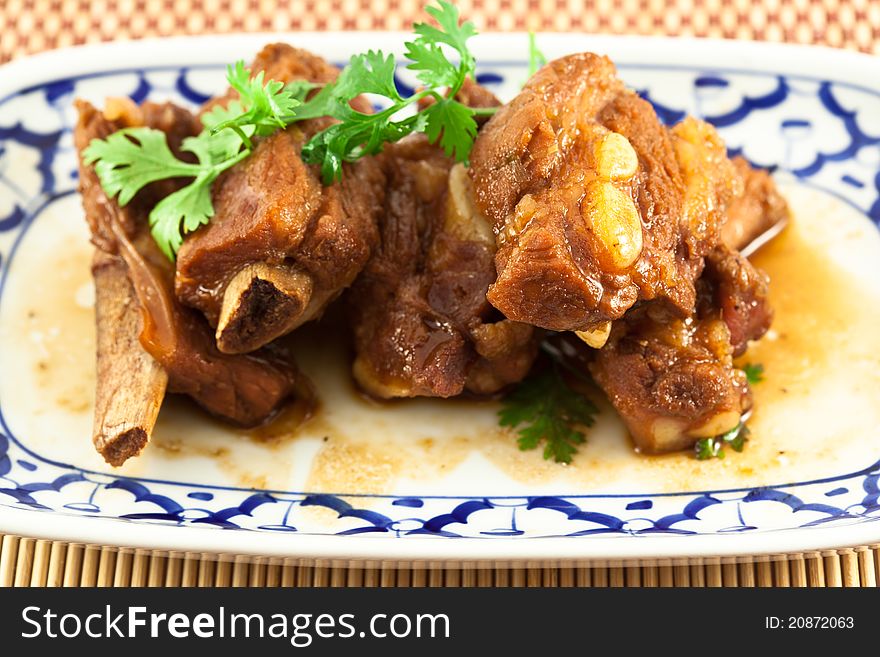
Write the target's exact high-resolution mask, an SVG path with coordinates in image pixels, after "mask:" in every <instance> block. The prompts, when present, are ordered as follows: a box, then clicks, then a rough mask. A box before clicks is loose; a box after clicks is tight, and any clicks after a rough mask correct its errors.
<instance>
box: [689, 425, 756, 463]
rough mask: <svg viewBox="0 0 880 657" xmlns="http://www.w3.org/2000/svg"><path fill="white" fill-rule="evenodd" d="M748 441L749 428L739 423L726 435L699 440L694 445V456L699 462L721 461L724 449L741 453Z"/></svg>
mask: <svg viewBox="0 0 880 657" xmlns="http://www.w3.org/2000/svg"><path fill="white" fill-rule="evenodd" d="M748 439H749V428H748V427H747V426H746V425H745V424H743V423H742V422H740V423H739V424H738V425H736V426H735V427H734V428H733V429H731V430H730V431H728V432H727V433H723V434H721V435H720V436H715V437H713V438H701V439H700V440H698V441H697V442H696V443H695V444H694V455H695V456H696V457H697V459H698V460H700V461H705V460H708V459H723V458H724V448H725V447H730V449H732V450H733V451H734V452H741V451H743V448H744V447H745V444H746V441H748Z"/></svg>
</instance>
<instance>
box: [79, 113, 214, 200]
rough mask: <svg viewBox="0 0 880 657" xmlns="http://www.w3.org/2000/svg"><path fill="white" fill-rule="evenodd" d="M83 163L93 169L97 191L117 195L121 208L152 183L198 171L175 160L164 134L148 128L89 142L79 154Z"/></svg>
mask: <svg viewBox="0 0 880 657" xmlns="http://www.w3.org/2000/svg"><path fill="white" fill-rule="evenodd" d="M83 162H84V163H85V164H87V165H90V164H94V165H95V173H96V174H97V175H98V180H100V181H101V187H103V188H104V191H105V192H106V194H107V196H109V197H110V198H113V197H114V196H116V195H119V199H118V200H119V205H120V206H121V207H125V206H126V205H128V204H129V202H131V199H132V198H134V195H135V194H137V193H138V192H139V191H140V190H141V189H143V188H144V187H146V186H147V185H149V184H150V183H152V182H156V181H157V180H164V179H166V178H179V177H184V176H194V175H197V174H198V173H199V171H200V167H199V166H198V165H195V164H190V163H188V162H182V161H180V160H178V159H177V158H176V157H175V156H174V153H172V152H171V149H170V148H169V147H168V142H167V140H166V139H165V133H164V132H162V131H161V130H153V129H152V128H125V129H123V130H119V131H117V132H114V133H113V134H111V135H109V136H108V137H107V139H93V140H92V141H91V143H89V145H88V146H87V147H86V148H85V150H83Z"/></svg>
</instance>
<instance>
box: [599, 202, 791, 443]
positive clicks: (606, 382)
mask: <svg viewBox="0 0 880 657" xmlns="http://www.w3.org/2000/svg"><path fill="white" fill-rule="evenodd" d="M768 189H770V188H767V187H764V188H763V190H764V191H767V190H768ZM756 193H758V190H757V189H756V188H753V189H751V190H748V188H747V192H746V194H756ZM761 194H762V195H763V191H762V192H761ZM756 200H757V199H752V201H756ZM747 203H749V204H752V203H751V201H747ZM752 205H753V206H754V207H758V206H759V205H760V204H759V203H754V204H752ZM774 216H776V217H777V220H778V217H781V216H782V217H784V216H785V213H782V214H776V215H774ZM746 218H748V219H749V220H750V221H751V220H753V219H754V217H753V216H751V215H748V214H745V213H744V214H741V215H737V216H736V217H731V221H740V220H745V219H746ZM757 223H759V222H753V225H757ZM763 223H764V224H766V225H772V220H771V218H768V219H766V220H764V221H763ZM767 287H768V280H767V277H766V275H765V274H763V273H762V272H761V271H760V270H758V269H756V268H755V267H754V266H753V265H752V264H751V263H750V262H749V261H748V260H747V259H746V258H745V257H743V256H742V255H741V254H740V253H739V252H738V251H736V250H734V249H732V248H731V247H729V246H727V245H725V244H720V245H719V246H718V247H716V248H715V249H714V250H713V251H712V252H711V253H709V255H708V256H707V258H706V269H705V271H704V273H703V276H702V277H701V278H700V279H699V280H698V281H697V290H698V293H699V294H698V303H697V311H696V313H695V314H694V315H693V316H691V317H688V318H686V319H681V318H678V317H675V316H672V315H671V314H670V313H669V311H668V308H667V307H665V306H663V305H658V304H656V303H652V302H649V303H646V304H643V305H642V306H640V307H638V308H634V309H632V310H630V311H629V312H628V313H627V314H626V316H624V318H623V319H621V320H619V321H616V322H614V324H613V325H612V329H611V335H610V338H609V340H608V342H607V344H605V345H604V347H602V348H601V349H599V350H598V351H597V352H595V359H594V360H593V362H592V363H591V365H590V371H591V373H592V375H593V377H594V379H595V380H596V382H597V383H598V384H599V385H600V386H601V387H602V388H603V390H604V391H605V392H606V394H607V395H608V397H609V399H610V400H611V402H612V404H613V405H614V407H615V408H616V409H617V411H618V413H620V416H621V417H622V418H623V420H624V422H625V423H626V425H627V427H628V429H629V431H630V434H631V435H632V437H633V440H634V441H635V443H636V445H637V447H638V448H639V449H640V450H641V451H644V452H651V453H659V452H668V451H674V450H678V449H683V448H686V447H689V446H691V445H692V444H693V443H694V442H696V440H698V439H700V438H708V437H712V436H716V435H719V434H721V433H724V432H726V431H728V430H730V429H732V428H734V427H735V426H736V425H737V423H738V422H740V419H741V417H742V416H743V414H745V413H746V412H748V411H749V409H750V408H751V393H750V391H749V387H748V383H747V381H746V378H745V375H744V374H743V372H741V371H740V370H738V369H736V368H735V367H734V366H733V358H734V357H736V356H739V355H741V354H743V353H744V352H745V350H746V347H747V345H748V342H749V340H757V339H759V338H760V337H761V336H762V335H764V333H765V332H766V331H767V329H768V328H769V326H770V322H771V320H772V317H773V313H772V309H771V308H770V305H769V303H768V298H767Z"/></svg>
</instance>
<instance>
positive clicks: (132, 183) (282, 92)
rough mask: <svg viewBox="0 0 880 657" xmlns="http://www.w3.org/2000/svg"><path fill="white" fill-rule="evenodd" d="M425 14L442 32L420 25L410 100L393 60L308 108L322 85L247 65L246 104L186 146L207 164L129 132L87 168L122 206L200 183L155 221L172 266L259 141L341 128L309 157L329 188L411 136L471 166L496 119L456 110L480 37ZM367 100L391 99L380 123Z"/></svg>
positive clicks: (453, 15) (340, 84) (342, 82)
mask: <svg viewBox="0 0 880 657" xmlns="http://www.w3.org/2000/svg"><path fill="white" fill-rule="evenodd" d="M426 11H427V12H428V14H429V15H430V16H431V17H433V18H434V19H435V20H436V21H437V24H438V26H439V27H435V26H433V25H427V24H425V23H419V24H417V25H415V28H414V29H415V32H416V38H415V39H414V40H413V41H410V42H408V43H406V44H405V45H406V47H407V52H406V56H407V57H408V58H409V59H410V60H412V61H411V63H410V64H409V65H408V68H410V69H411V70H413V71H416V76H417V77H418V79H419V80H420V81H421V82H422V83H423V84H424V88H422V89H420V90H419V91H418V92H417V93H414V94H412V95H411V96H408V97H405V98H404V97H403V96H401V95H400V92H399V91H398V89H397V85H396V84H395V81H394V71H395V69H396V62H395V60H394V56H393V55H385V54H383V53H382V52H381V51H379V52H374V51H369V52H367V53H364V54H361V55H355V56H354V57H352V58H351V60H350V62H349V64H348V66H346V67H345V69H343V71H342V72H341V73H340V75H339V77H338V78H337V80H336V81H335V82H333V83H331V84H327V85H325V86H324V87H323V88H322V89H321V90H320V91H318V93H316V94H315V95H314V96H313V97H312V98H311V99H310V100H308V101H307V102H306V100H305V99H306V95H307V94H308V92H309V91H311V90H312V89H314V88H315V87H316V86H317V85H314V84H312V83H309V82H303V81H298V82H293V83H291V84H288V85H286V86H285V85H284V84H283V83H281V82H278V81H275V80H265V79H264V73H263V72H260V73H257V74H256V75H255V76H251V72H250V71H249V70H248V69H247V68H245V65H244V62H241V61H238V62H236V63H235V64H234V65H233V66H230V67H229V68H228V70H227V76H226V77H227V80H228V81H229V85H230V86H231V87H232V88H233V89H235V90H236V91H237V92H238V95H239V100H235V101H232V102H230V103H229V104H228V106H227V107H225V108H223V107H219V106H218V107H215V108H214V110H213V111H211V112H210V113H208V114H206V115H205V116H203V117H202V123H203V124H204V125H205V130H203V131H202V132H201V133H200V134H199V135H198V136H197V137H190V138H188V139H186V140H184V142H183V144H182V148H183V150H185V151H188V152H190V153H193V154H194V155H195V156H196V158H197V160H198V163H195V164H193V163H190V162H184V161H182V160H179V159H178V158H177V157H175V155H174V154H173V153H172V152H171V149H170V148H169V147H168V144H167V142H166V139H165V135H164V134H163V133H162V132H161V131H158V130H153V129H150V128H129V129H124V130H120V131H118V132H115V133H113V134H112V135H110V136H109V137H108V138H107V139H106V140H100V139H95V140H92V142H91V143H90V144H89V146H88V147H87V148H86V149H85V150H84V151H83V161H84V162H85V163H86V164H94V165H95V171H96V173H97V175H98V179H99V180H100V182H101V186H102V187H103V188H104V191H105V192H106V193H107V195H108V196H110V197H111V198H112V197H114V196H118V202H119V205H120V206H125V205H127V204H128V203H129V202H130V201H131V199H132V198H133V197H134V195H135V194H137V192H139V191H140V190H141V189H143V188H144V187H145V186H146V185H148V184H150V183H152V182H155V181H157V180H163V179H167V178H192V181H191V182H190V183H189V184H188V185H186V186H185V187H183V188H181V189H180V190H178V191H177V192H175V193H173V194H171V195H170V196H168V197H167V198H165V199H163V200H162V201H161V202H159V203H158V204H157V205H156V206H155V207H154V208H153V209H152V210H151V212H150V227H151V232H152V235H153V237H154V239H155V240H156V243H157V244H158V245H159V247H160V248H161V249H162V251H163V252H164V253H165V254H166V255H167V256H168V257H169V258H171V259H172V260H173V259H174V257H175V254H176V253H177V250H178V249H179V248H180V245H181V243H182V242H183V236H184V235H185V234H186V233H189V232H192V231H194V230H195V229H197V228H198V227H199V226H201V225H203V224H206V223H208V221H210V219H211V217H212V216H214V207H213V205H212V203H211V184H212V183H213V182H214V180H216V179H217V177H218V176H219V175H220V174H221V173H222V172H223V171H225V170H226V169H228V168H229V167H231V166H233V165H235V164H237V163H238V162H240V161H241V160H243V159H244V158H246V157H247V156H248V155H249V154H250V153H251V151H252V150H253V143H252V139H253V138H254V137H265V136H268V135H270V134H272V133H273V132H275V131H276V130H280V129H284V128H285V127H287V126H288V125H290V124H291V123H294V122H296V121H302V120H305V119H310V118H316V117H321V116H331V117H334V118H336V119H338V121H339V122H338V123H335V124H333V125H331V126H330V127H328V128H327V129H325V130H322V131H321V132H319V133H317V134H316V135H315V136H314V137H312V138H311V139H310V140H309V142H308V143H307V144H306V145H305V146H304V147H303V150H302V158H303V160H305V161H306V162H308V163H312V164H320V165H321V173H322V177H323V180H324V184H327V185H329V184H331V183H332V182H333V181H334V180H338V179H339V178H340V177H341V176H342V165H343V163H344V162H352V161H354V160H357V159H358V158H361V157H364V156H365V155H373V154H376V153H378V152H379V151H381V150H382V146H383V144H385V143H387V142H394V141H397V140H399V139H401V138H403V137H405V136H406V135H408V134H410V133H412V132H424V133H425V134H426V135H427V136H428V139H429V140H430V141H431V142H432V143H434V142H436V143H439V144H440V146H441V147H442V148H443V150H444V152H445V153H446V154H447V155H448V156H450V157H454V158H455V159H456V160H458V161H460V162H465V161H467V158H468V156H469V155H470V150H471V147H472V146H473V142H474V138H475V137H476V134H477V124H476V121H475V120H474V116H475V115H476V114H491V113H493V112H495V108H480V109H471V108H470V107H467V106H466V105H463V104H462V103H460V102H458V101H457V100H455V95H456V94H457V93H458V92H459V91H460V90H461V87H462V85H463V84H464V82H465V80H466V79H467V78H468V77H473V76H474V70H475V62H474V57H473V55H472V54H471V52H470V50H468V47H467V41H468V39H470V38H471V37H472V36H474V35H475V34H476V29H474V26H473V23H471V22H469V21H468V22H464V23H462V24H461V25H459V23H458V22H459V13H458V9H456V8H455V6H454V5H452V4H450V3H449V2H446V1H445V0H439V2H438V6H436V7H428V8H427V9H426ZM444 49H452V50H453V51H454V52H455V53H457V55H458V59H459V62H458V64H455V63H453V62H452V61H450V60H449V59H448V58H447V56H446V52H445V50H444ZM361 94H374V95H377V96H381V97H384V98H385V99H386V100H388V101H390V106H389V107H388V108H387V109H384V110H382V111H380V112H377V113H375V114H363V113H362V112H358V111H356V110H355V109H353V108H352V107H351V105H350V104H349V103H350V101H351V100H353V99H354V98H355V97H357V96H359V95H361ZM428 98H430V99H431V100H432V101H433V102H431V103H430V104H428V105H427V106H426V107H424V108H423V109H421V110H419V111H417V112H416V113H415V114H412V115H410V116H407V117H404V118H395V117H397V116H398V114H399V113H400V112H401V110H404V109H406V108H409V107H410V106H411V105H415V104H417V103H418V102H419V101H420V100H423V99H428Z"/></svg>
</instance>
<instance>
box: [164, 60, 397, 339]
mask: <svg viewBox="0 0 880 657" xmlns="http://www.w3.org/2000/svg"><path fill="white" fill-rule="evenodd" d="M252 70H253V71H255V72H256V71H265V75H266V78H267V79H274V80H280V81H283V82H291V81H293V80H308V81H310V82H315V83H326V82H330V81H332V80H334V79H335V78H336V76H337V74H338V72H339V71H338V70H337V69H336V68H335V67H333V66H331V65H330V64H328V63H327V62H325V61H324V60H322V59H320V58H318V57H316V56H314V55H311V54H309V53H307V52H305V51H302V50H297V49H295V48H292V47H290V46H287V45H283V44H275V45H270V46H267V47H266V48H264V49H263V51H262V52H260V54H259V55H257V58H256V59H255V61H254V63H253V66H252ZM233 97H234V93H233V92H230V93H228V94H226V96H224V97H222V98H220V99H217V100H215V101H212V103H211V104H213V103H218V102H219V103H225V102H228V101H229V100H230V99H231V98H233ZM356 103H359V104H358V109H359V110H361V111H367V112H368V111H370V108H369V105H368V104H364V103H363V101H361V100H358V101H356ZM211 104H209V106H210V105H211ZM329 124H330V119H312V120H307V121H303V122H300V123H296V124H294V125H292V126H291V127H290V128H288V129H287V130H283V131H279V132H276V133H275V134H273V135H271V136H269V137H266V138H265V139H263V140H261V141H260V142H259V144H258V145H257V146H256V148H255V150H254V153H253V154H252V155H251V156H250V157H249V158H247V159H246V160H245V161H244V162H242V163H241V164H239V165H238V166H235V167H233V168H232V169H230V170H229V171H228V172H226V173H225V174H224V175H223V176H222V177H221V178H220V179H218V180H217V182H216V183H215V184H214V187H213V203H214V210H215V215H214V217H213V218H212V220H211V222H210V223H209V224H208V225H206V226H203V227H202V228H200V229H199V230H198V231H196V232H195V233H194V234H192V235H190V236H189V237H188V238H187V239H186V240H185V241H184V244H183V246H182V247H181V249H180V252H179V254H178V259H177V275H176V281H175V289H176V292H177V295H178V297H179V298H180V299H181V300H182V301H183V302H184V303H185V304H187V305H189V306H191V307H193V308H196V309H198V310H200V311H201V312H202V313H204V315H205V317H207V318H208V321H209V322H210V323H211V325H212V326H214V327H215V328H216V339H217V346H218V347H219V349H220V350H221V351H223V352H226V353H243V352H249V351H252V350H254V349H257V348H259V347H260V346H262V345H264V344H266V343H268V342H270V341H271V340H273V339H275V338H277V337H279V336H281V335H284V334H286V333H288V332H290V331H292V330H293V329H295V328H296V327H298V326H300V325H302V324H303V323H304V322H307V321H309V320H312V319H315V318H317V317H319V316H320V315H321V314H322V313H323V311H324V309H325V308H326V307H327V305H328V304H329V303H330V302H331V301H332V300H333V299H335V298H336V297H337V296H338V295H339V294H340V293H341V292H342V290H344V289H345V288H346V287H348V286H349V285H351V283H352V282H353V281H354V278H355V276H356V275H357V274H358V272H360V270H361V269H362V268H363V266H364V264H365V263H366V261H367V258H368V257H369V255H370V251H371V249H372V248H373V246H374V245H375V243H376V240H377V238H378V232H377V227H376V221H377V217H378V212H379V209H380V208H381V200H382V196H383V193H384V178H383V175H382V171H381V169H380V167H379V166H378V164H377V163H376V162H374V161H373V160H372V159H370V158H365V159H363V160H360V161H358V162H355V163H352V164H346V165H345V172H344V175H343V177H342V180H341V181H340V182H337V183H335V184H333V185H330V186H324V185H323V184H322V181H321V177H320V171H319V169H318V168H317V166H315V165H307V164H305V163H304V162H303V161H302V160H301V158H300V152H301V150H302V147H303V145H304V144H305V143H306V141H308V139H309V138H310V137H311V136H313V135H314V134H316V133H317V132H319V131H320V130H322V129H323V128H325V127H327V126H328V125H329Z"/></svg>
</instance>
